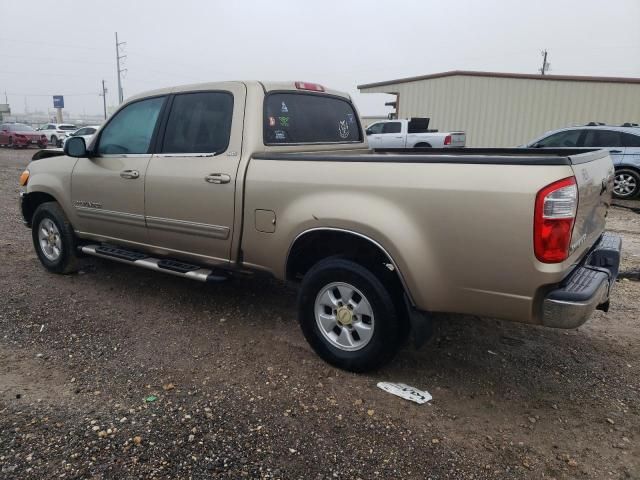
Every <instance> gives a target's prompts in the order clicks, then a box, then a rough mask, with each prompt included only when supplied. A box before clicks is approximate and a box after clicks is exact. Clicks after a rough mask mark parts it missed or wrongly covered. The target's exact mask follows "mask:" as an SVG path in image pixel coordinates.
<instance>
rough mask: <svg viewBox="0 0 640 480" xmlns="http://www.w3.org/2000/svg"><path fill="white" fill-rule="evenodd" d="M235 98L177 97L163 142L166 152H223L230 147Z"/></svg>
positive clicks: (217, 94) (211, 94) (224, 95)
mask: <svg viewBox="0 0 640 480" xmlns="http://www.w3.org/2000/svg"><path fill="white" fill-rule="evenodd" d="M232 117H233V95H232V94H231V93H229V92H196V93H181V94H179V95H176V96H175V98H174V100H173V104H172V106H171V112H170V113H169V120H168V121H167V128H166V131H165V134H164V140H163V142H162V149H161V151H162V152H163V153H221V152H224V151H225V150H226V149H227V147H228V146H229V137H230V136H231V119H232Z"/></svg>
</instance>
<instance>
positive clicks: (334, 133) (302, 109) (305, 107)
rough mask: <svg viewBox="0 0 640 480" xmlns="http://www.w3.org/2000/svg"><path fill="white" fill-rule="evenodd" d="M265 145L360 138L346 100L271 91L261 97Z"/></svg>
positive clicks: (347, 141)
mask: <svg viewBox="0 0 640 480" xmlns="http://www.w3.org/2000/svg"><path fill="white" fill-rule="evenodd" d="M264 115H265V118H264V143H265V145H282V144H284V145H286V144H296V143H350V142H360V141H362V134H361V132H360V125H359V123H358V116H357V115H356V112H355V110H354V109H353V106H352V105H351V103H349V102H348V101H347V100H345V99H342V98H338V97H330V96H328V95H314V94H309V93H272V94H270V95H268V96H267V98H266V99H265V108H264Z"/></svg>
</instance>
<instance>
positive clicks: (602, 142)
mask: <svg viewBox="0 0 640 480" xmlns="http://www.w3.org/2000/svg"><path fill="white" fill-rule="evenodd" d="M584 146H585V147H621V146H622V138H621V137H620V132H617V131H615V130H596V129H592V130H587V135H586V136H585V138H584Z"/></svg>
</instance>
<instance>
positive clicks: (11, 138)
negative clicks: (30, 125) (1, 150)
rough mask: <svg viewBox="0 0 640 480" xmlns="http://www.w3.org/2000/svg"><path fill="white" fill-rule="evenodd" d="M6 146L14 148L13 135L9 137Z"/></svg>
mask: <svg viewBox="0 0 640 480" xmlns="http://www.w3.org/2000/svg"><path fill="white" fill-rule="evenodd" d="M7 147H9V148H15V145H14V144H13V137H9V144H8V145H7Z"/></svg>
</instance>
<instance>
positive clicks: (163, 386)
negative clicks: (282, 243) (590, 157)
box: [0, 149, 640, 479]
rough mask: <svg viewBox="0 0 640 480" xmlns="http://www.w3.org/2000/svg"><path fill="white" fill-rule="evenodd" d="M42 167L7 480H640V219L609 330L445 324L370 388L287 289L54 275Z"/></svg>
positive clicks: (618, 218) (2, 359)
mask: <svg viewBox="0 0 640 480" xmlns="http://www.w3.org/2000/svg"><path fill="white" fill-rule="evenodd" d="M33 153H34V151H33V150H31V151H14V150H7V149H2V150H0V470H1V473H0V478H19V479H27V478H34V479H41V478H54V477H55V478H94V479H99V478H114V479H123V478H233V479H238V478H274V479H275V478H281V479H321V478H327V479H328V478H343V479H357V478H360V479H372V478H380V479H396V478H401V479H426V478H431V479H460V478H464V479H467V478H469V479H471V478H473V479H482V478H500V479H503V478H514V479H521V478H535V479H540V478H556V479H566V478H590V479H608V478H640V443H639V442H640V398H639V397H640V325H639V320H640V314H639V312H640V310H639V307H640V282H639V281H637V280H638V278H639V277H638V275H639V272H640V215H639V214H638V213H637V211H633V210H631V209H629V208H625V207H620V206H619V207H615V208H613V209H612V210H611V212H610V218H609V225H608V227H609V229H610V230H613V231H616V232H619V233H620V234H621V235H622V236H623V241H624V259H623V264H622V272H623V277H625V278H622V279H620V280H619V281H618V283H617V285H616V289H615V291H614V293H613V298H612V307H611V310H610V311H609V312H608V313H607V314H604V313H602V312H596V314H595V315H594V316H593V318H592V319H591V320H590V321H589V322H588V323H587V324H586V325H584V326H583V327H581V328H579V329H577V330H571V331H563V330H552V329H545V328H538V327H531V326H525V325H516V324H510V323H506V322H500V321H497V320H494V319H481V318H473V317H450V318H449V317H447V318H438V319H437V326H436V335H435V336H434V338H433V339H432V340H431V341H430V342H429V343H428V344H427V345H425V346H423V347H422V348H421V349H419V350H415V349H413V348H411V347H406V348H405V349H404V350H403V351H402V352H401V354H400V355H399V357H398V358H397V359H396V360H395V361H394V362H393V364H391V365H390V366H389V367H387V368H385V369H383V370H382V371H379V372H377V373H375V374H371V375H355V374H350V373H345V372H343V371H339V370H336V369H334V368H332V367H329V366H328V365H326V364H325V363H323V362H322V361H321V360H320V359H319V358H318V357H316V355H315V354H314V353H313V352H312V351H311V349H310V348H309V347H308V346H307V344H306V343H305V341H304V339H303V337H302V334H301V333H300V330H299V328H298V325H297V322H296V319H295V293H294V292H292V291H290V290H287V289H285V288H284V287H283V286H281V285H280V284H278V283H277V282H275V281H271V280H264V279H245V280H234V281H232V282H227V283H224V284H218V285H205V284H200V283H196V282H190V281H188V280H184V279H180V278H176V277H172V276H169V275H162V274H158V273H154V272H149V271H145V270H140V269H136V268H133V267H129V266H125V265H122V264H118V263H113V262H109V261H107V260H105V261H102V260H100V259H87V260H84V261H83V263H82V270H81V271H80V273H78V274H75V275H69V276H56V275H52V274H49V273H47V272H46V271H45V270H44V268H42V267H41V266H40V264H39V262H38V260H37V258H36V255H35V253H34V251H33V247H32V244H31V236H30V232H29V230H27V229H26V228H25V227H24V226H23V225H22V223H21V219H20V215H19V212H18V208H17V194H18V186H17V179H18V176H19V174H20V172H21V171H22V169H23V168H24V167H25V165H27V163H28V161H29V158H30V156H31V155H32V154H33ZM639 203H640V202H628V203H627V204H626V206H627V207H631V208H639V207H640V205H638V204H639ZM634 204H635V205H634ZM379 381H397V382H404V383H407V384H409V385H413V386H415V387H417V388H421V389H425V390H428V391H429V392H430V393H431V394H432V395H433V400H432V401H431V402H430V403H429V404H426V405H415V404H412V403H409V402H407V401H404V400H401V399H399V398H397V397H395V396H393V395H390V394H388V393H385V392H383V391H382V390H380V389H378V388H377V387H376V383H377V382H379ZM145 400H147V401H145Z"/></svg>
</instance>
